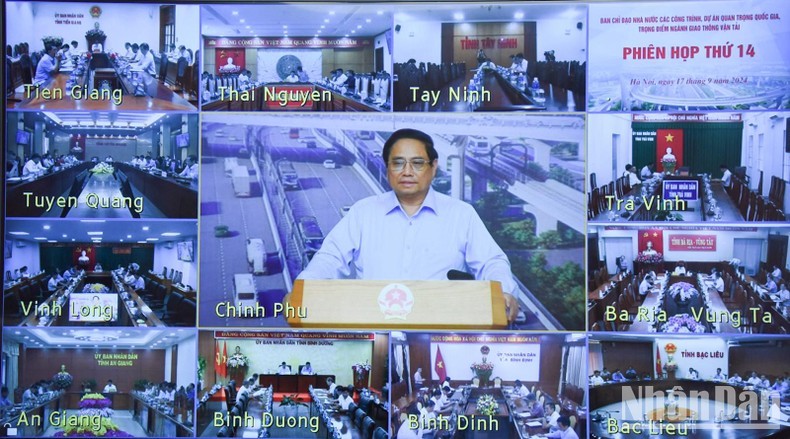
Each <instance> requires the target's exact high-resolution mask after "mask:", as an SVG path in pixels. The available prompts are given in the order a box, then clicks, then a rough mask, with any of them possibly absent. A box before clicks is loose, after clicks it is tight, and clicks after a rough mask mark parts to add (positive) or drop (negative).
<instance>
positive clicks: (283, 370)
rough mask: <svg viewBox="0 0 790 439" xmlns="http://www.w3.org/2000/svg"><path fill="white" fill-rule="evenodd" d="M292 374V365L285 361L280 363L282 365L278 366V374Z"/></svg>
mask: <svg viewBox="0 0 790 439" xmlns="http://www.w3.org/2000/svg"><path fill="white" fill-rule="evenodd" d="M290 374H291V366H289V365H287V364H285V361H283V362H282V363H280V366H279V367H278V368H277V375H290Z"/></svg>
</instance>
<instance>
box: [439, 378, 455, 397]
mask: <svg viewBox="0 0 790 439" xmlns="http://www.w3.org/2000/svg"><path fill="white" fill-rule="evenodd" d="M451 380H452V378H450V377H445V378H444V381H442V384H441V385H440V386H439V387H440V388H441V389H442V390H444V388H445V387H447V388H449V389H450V394H451V395H452V394H453V391H454V390H455V389H453V387H452V386H451V385H450V381H451Z"/></svg>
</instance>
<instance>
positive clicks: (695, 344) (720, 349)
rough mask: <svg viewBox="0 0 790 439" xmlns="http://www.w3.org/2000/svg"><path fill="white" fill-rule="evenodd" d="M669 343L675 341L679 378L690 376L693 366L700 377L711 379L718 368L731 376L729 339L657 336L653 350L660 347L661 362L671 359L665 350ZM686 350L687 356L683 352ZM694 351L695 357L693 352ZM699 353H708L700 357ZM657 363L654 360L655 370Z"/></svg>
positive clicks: (664, 363) (665, 362)
mask: <svg viewBox="0 0 790 439" xmlns="http://www.w3.org/2000/svg"><path fill="white" fill-rule="evenodd" d="M667 343H674V344H675V346H677V349H678V350H677V352H675V354H674V355H673V359H674V360H675V363H677V365H678V371H677V376H678V378H688V372H689V368H690V367H693V368H694V369H696V370H697V372H699V377H700V379H703V380H710V379H713V377H714V376H715V375H716V369H717V368H719V369H721V371H722V373H724V374H727V376H729V362H728V358H729V356H730V349H729V347H728V346H727V341H726V340H724V339H722V338H716V337H704V338H702V337H700V338H677V337H674V338H657V339H656V341H655V342H654V344H653V350H654V351H655V350H656V347H658V351H659V355H660V356H661V364H662V365H666V364H667V361H668V360H669V358H668V354H667V353H666V351H664V347H665V346H666V345H667ZM684 352H686V356H684V355H683V353H684ZM692 353H693V357H692V356H691V354H692ZM698 354H699V355H706V354H707V355H708V357H704V356H702V357H700V356H698ZM655 366H656V363H655V359H654V360H653V370H655V369H656V368H655Z"/></svg>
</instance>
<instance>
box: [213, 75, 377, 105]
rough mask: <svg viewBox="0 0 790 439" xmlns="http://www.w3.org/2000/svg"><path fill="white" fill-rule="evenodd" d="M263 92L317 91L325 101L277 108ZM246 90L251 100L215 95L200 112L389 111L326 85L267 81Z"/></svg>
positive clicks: (311, 101)
mask: <svg viewBox="0 0 790 439" xmlns="http://www.w3.org/2000/svg"><path fill="white" fill-rule="evenodd" d="M266 89H274V91H275V92H276V93H281V92H285V93H286V94H288V95H290V93H309V94H311V95H312V94H314V93H315V92H318V93H319V94H320V96H322V97H323V96H328V97H329V98H328V99H319V100H312V99H310V100H307V102H306V103H305V105H300V104H301V103H300V102H296V101H292V102H289V103H287V104H286V105H280V101H278V100H266V99H265V97H266ZM248 91H254V96H255V100H254V101H242V100H230V99H219V95H216V96H215V97H213V98H212V100H210V101H208V102H203V103H202V105H201V107H200V108H201V110H203V111H324V112H332V111H354V112H367V111H378V112H382V111H389V110H387V109H384V108H382V107H381V106H379V105H376V104H374V103H372V102H365V101H364V100H362V99H360V98H359V97H355V96H352V95H347V94H344V93H341V92H340V91H337V90H334V89H332V88H330V87H328V86H326V85H323V84H319V83H312V82H310V83H290V82H269V83H265V84H261V85H257V86H255V87H253V88H251V89H250V90H248Z"/></svg>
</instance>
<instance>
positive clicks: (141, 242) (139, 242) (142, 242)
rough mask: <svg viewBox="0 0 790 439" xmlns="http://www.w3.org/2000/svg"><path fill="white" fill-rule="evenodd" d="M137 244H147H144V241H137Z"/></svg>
mask: <svg viewBox="0 0 790 439" xmlns="http://www.w3.org/2000/svg"><path fill="white" fill-rule="evenodd" d="M137 243H138V244H148V243H147V242H145V241H137Z"/></svg>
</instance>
